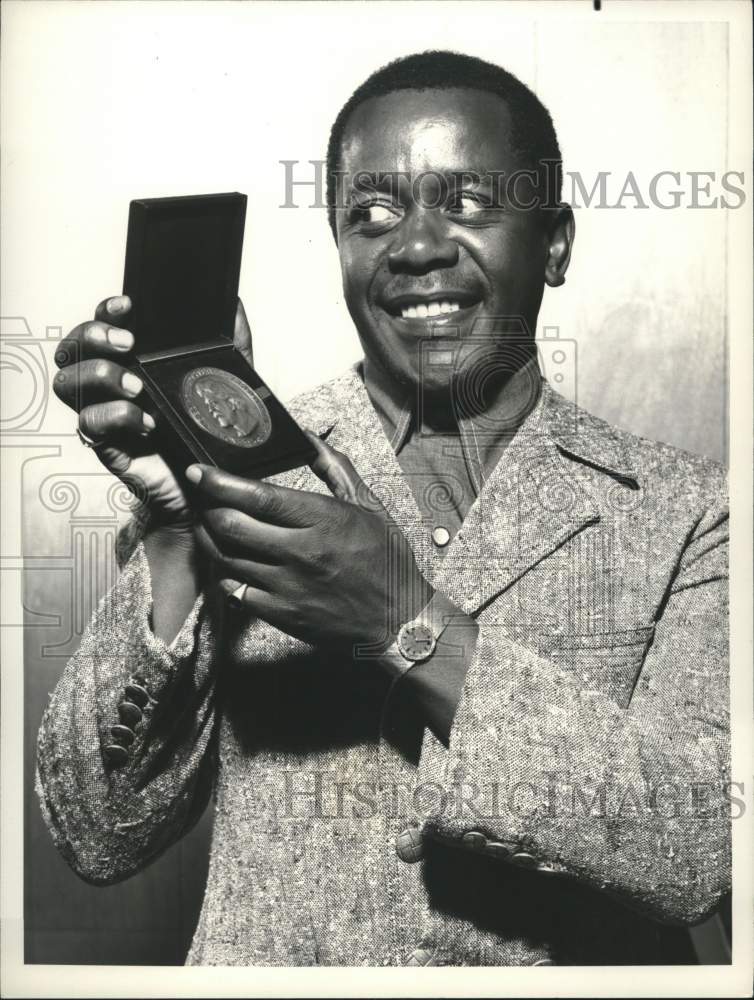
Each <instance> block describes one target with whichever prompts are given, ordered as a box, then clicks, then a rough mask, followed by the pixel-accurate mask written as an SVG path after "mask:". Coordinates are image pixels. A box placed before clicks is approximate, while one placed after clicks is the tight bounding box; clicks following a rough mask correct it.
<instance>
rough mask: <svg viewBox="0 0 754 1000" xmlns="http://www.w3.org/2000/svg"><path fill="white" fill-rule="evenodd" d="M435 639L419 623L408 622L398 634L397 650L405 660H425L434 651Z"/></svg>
mask: <svg viewBox="0 0 754 1000" xmlns="http://www.w3.org/2000/svg"><path fill="white" fill-rule="evenodd" d="M436 641H437V640H436V639H435V636H434V633H433V632H432V629H431V628H429V626H428V625H422V624H421V623H420V622H409V623H408V624H407V625H404V626H403V627H402V628H401V630H400V632H399V633H398V649H399V650H400V651H401V655H402V656H404V657H405V658H406V659H407V660H411V661H413V662H417V661H418V660H426V659H427V657H428V656H431V655H432V653H433V652H434V649H435V644H436Z"/></svg>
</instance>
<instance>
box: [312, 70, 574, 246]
mask: <svg viewBox="0 0 754 1000" xmlns="http://www.w3.org/2000/svg"><path fill="white" fill-rule="evenodd" d="M456 88H464V89H468V90H481V91H485V92H486V93H488V94H496V95H497V96H498V97H500V98H502V99H503V101H505V103H506V105H507V107H508V111H509V113H510V118H511V125H512V136H511V139H512V142H513V146H514V151H515V153H516V155H517V156H518V157H519V158H520V160H521V162H522V164H523V166H524V168H525V169H530V170H537V172H539V167H540V164H542V163H544V162H546V163H547V164H548V170H551V171H552V173H551V174H550V177H553V178H554V191H555V200H556V202H558V201H560V195H561V186H562V157H561V154H560V146H559V145H558V138H557V135H556V134H555V127H554V125H553V123H552V118H551V117H550V113H549V111H548V110H547V108H546V107H545V106H544V104H542V102H541V101H540V100H539V98H538V97H537V96H536V94H534V93H533V92H532V91H531V90H530V89H529V88H528V87H527V86H526V84H524V83H522V82H521V81H520V80H519V79H518V77H515V76H514V75H513V74H512V73H509V72H508V71H507V70H505V69H503V68H502V67H501V66H496V65H494V63H489V62H485V60H484V59H477V58H476V57H475V56H467V55H463V54H462V53H460V52H450V51H443V50H431V51H427V52H418V53H416V54H414V55H410V56H402V57H401V58H400V59H395V60H394V61H393V62H390V63H388V64H387V65H386V66H383V67H382V68H381V69H378V70H376V71H375V72H374V73H372V74H371V76H369V77H367V79H366V80H365V81H364V82H363V83H362V84H361V85H360V86H359V87H357V88H356V90H355V91H354V92H353V93H352V94H351V96H350V97H349V98H348V100H347V101H346V103H345V104H344V105H343V107H342V108H341V109H340V112H339V113H338V117H337V118H336V119H335V122H334V123H333V126H332V129H331V130H330V140H329V142H328V144H327V212H328V219H329V222H330V228H331V229H332V231H333V235H336V226H335V209H336V171H337V170H338V169H339V167H340V155H341V147H342V142H343V136H344V134H345V131H346V127H347V125H348V121H349V119H350V117H351V115H352V114H353V112H354V111H355V110H356V108H358V107H359V105H361V104H363V103H364V101H367V100H369V99H370V98H372V97H385V96H386V95H388V94H393V93H395V92H396V91H399V90H451V89H456ZM548 200H549V198H548Z"/></svg>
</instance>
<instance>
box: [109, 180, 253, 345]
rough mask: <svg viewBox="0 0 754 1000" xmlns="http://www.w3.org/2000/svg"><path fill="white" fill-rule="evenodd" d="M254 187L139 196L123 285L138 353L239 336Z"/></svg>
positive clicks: (134, 206) (131, 213) (131, 218)
mask: <svg viewBox="0 0 754 1000" xmlns="http://www.w3.org/2000/svg"><path fill="white" fill-rule="evenodd" d="M245 217H246V195H244V194H239V193H237V192H233V193H228V194H208V195H188V196H185V197H178V198H142V199H138V200H136V201H132V202H131V205H130V210H129V216H128V243H127V247H126V267H125V276H124V279H123V292H124V294H126V295H128V296H130V298H131V300H132V312H131V315H130V317H129V320H128V323H129V328H130V329H131V331H132V332H133V334H134V337H135V339H136V351H137V353H138V354H147V353H152V352H154V351H165V350H180V349H181V348H183V347H190V346H192V345H194V344H198V343H203V342H206V341H214V340H217V339H219V338H225V339H227V340H230V341H232V340H233V327H234V324H235V315H236V304H237V300H238V280H239V275H240V271H241V250H242V246H243V231H244V221H245Z"/></svg>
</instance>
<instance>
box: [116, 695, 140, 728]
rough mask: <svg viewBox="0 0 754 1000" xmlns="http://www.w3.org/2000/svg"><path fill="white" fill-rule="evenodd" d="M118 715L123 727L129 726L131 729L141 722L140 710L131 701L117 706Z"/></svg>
mask: <svg viewBox="0 0 754 1000" xmlns="http://www.w3.org/2000/svg"><path fill="white" fill-rule="evenodd" d="M118 715H119V716H120V721H121V722H122V723H123V725H124V726H130V728H131V729H133V728H134V726H136V725H138V723H140V722H141V709H140V708H139V707H138V705H134V703H133V702H132V701H122V702H121V703H120V705H118Z"/></svg>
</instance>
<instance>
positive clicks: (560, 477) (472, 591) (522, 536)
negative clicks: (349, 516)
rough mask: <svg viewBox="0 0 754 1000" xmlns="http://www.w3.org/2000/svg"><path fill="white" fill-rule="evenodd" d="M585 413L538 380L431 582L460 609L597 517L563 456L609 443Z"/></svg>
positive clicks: (583, 481)
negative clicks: (535, 394)
mask: <svg viewBox="0 0 754 1000" xmlns="http://www.w3.org/2000/svg"><path fill="white" fill-rule="evenodd" d="M586 418H587V415H586V414H584V413H583V412H582V411H580V410H578V408H577V407H576V406H575V405H574V404H571V403H569V402H568V401H566V400H565V399H563V397H561V396H559V395H558V394H557V393H555V392H553V390H552V389H551V388H550V387H549V385H548V384H547V383H546V382H543V383H542V392H541V394H540V399H539V401H538V403H537V406H536V407H535V408H534V410H533V411H532V412H531V413H530V414H529V416H528V417H527V419H526V420H525V421H524V423H523V424H522V426H521V427H520V428H519V430H518V432H517V433H516V436H515V437H514V438H513V440H512V441H511V443H510V445H509V446H508V448H507V449H506V450H505V452H504V453H503V456H502V458H501V460H500V462H499V463H498V464H497V466H496V467H495V469H494V470H493V472H492V474H491V476H490V477H489V479H488V480H487V482H486V483H485V485H484V486H483V488H482V490H481V492H480V494H479V496H478V497H477V499H476V501H475V502H474V504H473V506H472V507H471V509H470V510H469V512H468V514H467V516H466V519H465V521H464V523H463V526H462V527H461V529H460V531H459V532H458V534H457V535H456V537H455V538H454V539H453V542H452V543H451V545H450V546H449V549H448V552H447V555H446V556H445V559H444V561H443V564H442V569H441V571H440V573H439V574H438V576H437V577H436V578H435V580H434V581H433V583H434V586H435V587H436V588H438V589H440V590H442V591H443V593H445V594H446V595H447V596H448V597H450V599H451V600H453V601H454V602H455V603H456V604H457V605H458V606H459V607H460V608H462V609H463V610H464V611H465V612H466V613H467V614H474V613H475V612H477V611H479V610H480V609H481V608H482V607H484V606H485V605H486V604H487V603H489V601H491V600H492V599H493V598H494V597H495V596H496V595H497V594H499V593H501V592H502V591H504V590H506V589H507V588H508V587H510V586H511V585H512V584H513V583H515V581H516V580H518V579H520V578H521V577H522V576H523V575H524V574H525V573H527V572H528V571H529V570H530V569H531V568H532V567H534V566H536V565H537V563H539V562H540V561H541V560H542V559H544V558H545V557H546V556H548V555H550V554H551V553H552V552H554V551H555V550H556V549H557V548H559V547H560V546H561V545H563V544H564V543H565V542H566V541H567V540H568V539H569V538H572V537H573V536H574V535H576V534H577V533H578V532H580V531H581V530H582V529H583V528H585V527H586V526H587V525H590V524H595V523H596V522H598V521H599V519H600V510H599V506H600V505H599V500H598V498H597V496H596V495H595V493H594V491H593V490H590V489H589V487H588V477H585V476H584V475H582V474H581V472H582V471H583V470H582V469H580V468H579V465H578V462H574V461H573V458H572V457H570V456H576V457H577V458H579V459H582V460H585V461H587V462H588V463H589V464H595V465H599V466H603V465H604V464H605V457H606V453H607V452H609V451H610V448H609V447H604V446H603V444H604V443H603V442H602V440H601V435H600V434H597V435H596V436H597V439H598V440H595V428H594V427H592V425H591V423H589V422H588V420H589V421H590V420H591V418H588V420H586ZM596 423H597V422H595V424H596ZM604 426H605V427H606V426H607V425H604ZM564 442H565V443H567V444H569V445H570V448H569V449H566V448H565V447H564ZM611 461H612V462H613V463H614V462H615V457H614V456H613V457H612V458H611Z"/></svg>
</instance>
